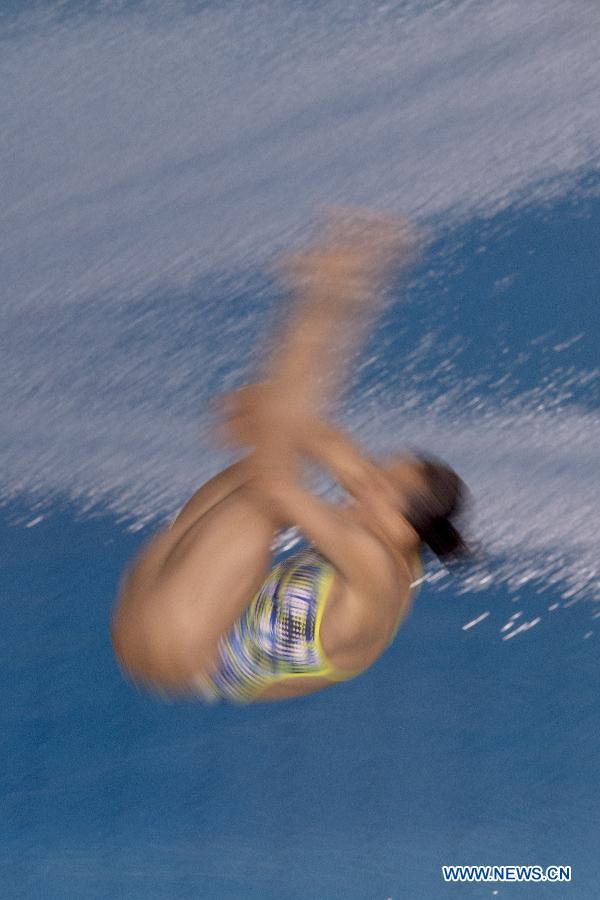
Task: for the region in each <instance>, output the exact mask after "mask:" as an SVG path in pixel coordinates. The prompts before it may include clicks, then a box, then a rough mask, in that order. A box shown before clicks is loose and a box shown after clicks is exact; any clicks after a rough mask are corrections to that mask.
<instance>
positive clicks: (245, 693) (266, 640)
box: [195, 547, 361, 703]
mask: <svg viewBox="0 0 600 900" xmlns="http://www.w3.org/2000/svg"><path fill="white" fill-rule="evenodd" d="M334 576H335V569H334V567H333V566H332V565H331V563H329V562H328V561H327V560H326V559H325V558H324V557H323V556H321V554H320V553H319V552H318V551H317V550H316V549H315V548H314V547H306V548H304V549H302V550H300V551H299V552H297V553H295V554H294V555H293V556H290V557H288V558H287V559H285V560H283V561H282V562H280V563H278V564H277V565H276V566H274V568H273V569H272V570H271V571H270V573H269V575H268V576H267V578H266V579H265V581H264V582H263V584H262V586H261V587H260V588H259V590H258V591H257V593H256V594H255V596H254V597H253V599H252V601H251V603H250V605H249V606H248V607H247V609H246V610H245V612H244V613H243V614H242V616H241V617H240V618H239V619H238V621H237V622H236V623H235V625H234V626H233V627H232V628H231V630H230V631H228V632H227V634H225V635H224V636H223V637H222V638H221V639H220V641H219V650H218V662H217V667H216V670H215V671H214V672H211V674H210V676H206V675H202V676H200V677H199V678H198V679H196V680H195V685H196V688H197V690H198V691H199V693H200V696H201V697H202V698H203V699H204V700H206V701H208V702H217V701H219V700H228V701H230V702H233V703H250V702H251V701H252V700H255V699H256V698H257V697H258V696H259V695H260V694H261V693H262V691H264V690H265V689H266V688H267V687H268V686H269V685H271V684H274V683H276V682H278V681H282V680H284V679H288V678H293V677H294V676H302V677H303V678H306V677H307V676H313V677H316V678H326V679H328V680H330V681H345V680H347V679H349V678H353V677H354V676H355V675H357V674H358V672H359V671H361V670H357V671H355V672H350V671H342V670H340V669H337V668H336V667H335V666H333V665H331V663H330V662H329V661H328V659H327V657H326V656H325V654H324V652H323V648H322V646H321V641H320V638H319V633H320V627H321V621H322V619H323V613H324V611H325V606H326V603H327V599H328V597H329V594H330V591H331V587H332V584H333V580H334Z"/></svg>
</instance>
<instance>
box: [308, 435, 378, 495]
mask: <svg viewBox="0 0 600 900" xmlns="http://www.w3.org/2000/svg"><path fill="white" fill-rule="evenodd" d="M297 441H298V449H299V451H300V453H301V454H302V455H304V456H308V457H310V458H311V459H313V460H314V461H315V462H318V463H321V464H322V465H324V466H326V467H327V469H329V471H330V472H331V474H332V475H333V477H334V478H335V479H336V481H339V483H340V484H341V486H342V487H343V488H344V489H345V490H346V491H348V493H350V494H352V495H353V496H354V497H356V498H357V499H359V500H360V499H364V498H365V496H370V497H373V495H374V494H377V495H378V496H379V498H380V499H384V498H387V499H389V500H390V502H392V501H393V499H394V491H393V487H392V484H391V482H390V480H389V478H388V476H387V474H386V472H385V471H384V470H383V469H382V468H381V467H380V466H378V465H377V463H376V462H374V461H373V460H371V459H369V457H367V456H365V455H364V453H363V452H362V449H361V448H360V447H359V446H358V444H356V443H355V442H354V441H353V440H352V439H351V438H350V437H349V436H348V435H347V434H345V433H344V432H343V431H341V430H340V429H339V428H336V427H335V426H333V425H331V424H330V423H329V422H325V421H323V420H321V419H311V420H310V421H307V422H306V423H305V426H304V427H303V428H299V429H298V435H297Z"/></svg>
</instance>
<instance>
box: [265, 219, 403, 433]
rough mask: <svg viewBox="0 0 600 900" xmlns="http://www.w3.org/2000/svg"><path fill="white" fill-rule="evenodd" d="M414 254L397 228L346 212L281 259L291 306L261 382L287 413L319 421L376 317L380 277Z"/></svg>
mask: <svg viewBox="0 0 600 900" xmlns="http://www.w3.org/2000/svg"><path fill="white" fill-rule="evenodd" d="M414 250H415V238H414V233H413V232H411V231H410V229H409V227H408V225H407V223H406V222H405V221H404V220H401V219H395V218H387V217H383V216H379V215H376V214H372V213H366V212H364V211H360V212H357V211H356V210H350V211H342V212H341V213H340V212H338V213H337V214H335V215H332V216H331V217H330V223H329V226H328V228H327V229H326V230H325V234H324V236H323V240H322V242H321V244H320V245H317V246H316V247H314V248H312V249H309V250H307V251H304V252H301V253H298V254H293V255H291V256H288V257H284V259H283V263H282V265H281V267H280V268H281V270H282V271H283V272H284V274H285V275H286V276H287V280H288V282H289V283H290V285H291V287H292V290H293V291H294V293H295V295H296V301H295V303H294V307H293V309H292V314H291V316H290V317H289V319H288V320H287V321H286V323H285V326H284V329H283V333H282V334H281V335H280V337H279V341H278V342H277V344H276V345H275V346H274V349H273V351H272V352H271V354H270V355H269V357H268V359H267V362H266V366H265V372H264V374H265V376H266V379H267V380H269V381H272V382H274V384H275V385H278V386H279V387H280V388H281V395H282V398H283V399H284V401H285V405H286V407H287V409H288V410H291V412H292V413H294V412H297V413H298V414H299V415H304V414H306V415H311V416H327V414H328V413H329V411H330V410H331V407H332V404H333V403H334V402H335V400H336V398H337V397H338V396H339V394H340V392H341V390H342V388H343V386H344V384H345V383H346V381H347V376H348V370H349V368H350V366H351V364H352V360H353V356H354V354H355V352H356V350H357V348H358V347H359V346H360V344H361V342H362V341H363V340H364V337H365V335H366V332H367V330H368V328H369V327H370V325H371V323H372V321H373V318H374V316H375V315H377V314H378V313H379V312H380V310H381V307H382V302H383V298H384V292H383V291H382V285H383V283H384V282H385V279H386V277H387V276H388V274H389V272H390V270H391V268H392V266H394V265H395V266H401V265H404V264H406V263H407V262H408V261H409V260H410V259H411V256H412V255H414Z"/></svg>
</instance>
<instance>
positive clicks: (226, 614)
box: [112, 485, 281, 689]
mask: <svg viewBox="0 0 600 900" xmlns="http://www.w3.org/2000/svg"><path fill="white" fill-rule="evenodd" d="M280 525H281V523H280V522H279V520H278V519H277V518H276V517H275V515H274V514H273V515H272V514H271V513H270V512H269V509H268V507H267V506H263V505H261V504H257V503H256V502H253V498H252V495H251V493H250V492H249V491H248V490H247V488H245V487H244V486H243V485H242V486H241V487H239V488H237V489H236V490H234V491H233V492H232V493H230V494H229V495H228V496H227V497H225V499H223V500H221V501H220V502H219V503H217V504H216V505H214V506H212V507H211V508H210V509H209V510H208V512H205V513H204V514H203V515H201V516H199V517H198V518H197V519H196V521H194V522H193V523H192V524H191V525H190V526H189V527H188V528H187V529H186V530H185V531H184V532H183V533H182V534H181V535H180V536H179V538H178V539H177V540H176V541H175V542H174V543H172V544H171V546H170V549H169V552H168V553H167V554H166V556H165V553H164V547H161V548H160V554H159V555H160V563H159V565H158V567H156V566H155V565H154V566H151V567H146V568H144V567H143V566H142V567H140V568H138V569H136V570H135V571H134V572H133V574H132V577H131V578H130V579H129V581H128V582H127V583H126V585H125V586H124V589H123V591H122V593H121V595H120V597H119V601H118V605H117V608H116V611H115V615H114V619H113V629H112V634H113V643H114V646H115V652H116V654H117V657H118V658H119V661H120V662H121V664H122V665H123V667H124V669H125V670H127V671H128V672H129V674H130V675H131V676H132V677H133V678H134V679H136V680H140V681H145V682H149V683H153V684H155V685H158V686H160V687H162V688H165V689H169V688H173V689H182V688H185V687H186V686H189V685H190V683H191V679H192V678H193V676H194V675H195V674H197V673H199V672H200V671H206V670H207V669H210V667H211V665H212V664H213V662H214V660H215V659H216V654H217V645H218V640H219V638H220V637H221V636H222V635H223V634H224V633H225V632H226V631H228V630H229V628H230V627H231V626H232V625H233V623H234V622H235V621H236V619H237V618H239V616H240V615H241V613H242V612H243V610H244V609H245V608H246V607H247V605H248V603H249V602H250V600H251V599H252V597H253V595H254V594H255V593H256V591H257V590H258V588H259V587H260V585H261V584H262V582H263V581H264V578H265V576H266V574H267V572H268V570H269V567H270V564H271V549H270V548H271V544H272V540H273V536H274V533H275V532H276V530H277V528H278V527H280ZM162 537H164V536H160V537H159V538H157V539H156V541H155V542H153V543H151V544H150V546H149V547H148V549H147V551H146V554H147V555H150V556H151V555H152V554H153V553H154V552H155V550H156V546H157V542H160V540H161V538H162Z"/></svg>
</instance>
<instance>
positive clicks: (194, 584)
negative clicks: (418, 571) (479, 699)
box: [112, 241, 418, 699]
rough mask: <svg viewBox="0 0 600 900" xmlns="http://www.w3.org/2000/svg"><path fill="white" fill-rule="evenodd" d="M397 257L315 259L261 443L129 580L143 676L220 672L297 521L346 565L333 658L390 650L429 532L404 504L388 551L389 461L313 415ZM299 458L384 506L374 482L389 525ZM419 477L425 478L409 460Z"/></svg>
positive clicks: (129, 641)
mask: <svg viewBox="0 0 600 900" xmlns="http://www.w3.org/2000/svg"><path fill="white" fill-rule="evenodd" d="M389 252H390V251H389V250H388V251H386V252H385V253H383V252H382V250H381V248H378V249H377V250H375V249H374V250H373V251H372V256H371V257H369V252H368V248H367V249H365V248H364V247H362V248H361V253H362V258H361V261H360V264H358V263H357V261H356V256H357V253H358V251H357V248H356V245H355V244H353V245H352V249H351V251H350V250H345V249H344V246H343V241H338V243H336V245H335V247H334V248H333V249H331V247H330V245H328V246H327V247H326V248H324V249H322V250H320V251H318V252H315V251H311V253H310V254H308V256H307V257H306V258H305V260H304V263H303V264H304V265H305V266H307V267H308V268H307V271H306V272H305V275H306V277H308V273H309V272H312V273H313V275H314V282H313V285H312V287H311V288H310V289H307V291H306V292H305V293H302V290H300V292H299V293H300V299H299V301H298V306H297V307H296V312H295V314H294V316H293V317H292V320H291V325H290V326H289V327H288V328H287V330H286V332H285V335H284V340H283V343H282V345H281V347H280V348H278V349H277V350H276V352H275V353H274V354H273V356H272V357H271V359H270V361H269V365H268V366H267V372H266V374H268V376H269V379H270V382H269V388H268V393H267V395H264V396H267V397H268V402H263V403H262V404H261V403H258V404H255V407H256V408H255V414H251V415H250V424H249V426H248V427H249V429H250V432H252V440H253V443H254V446H255V451H254V452H253V453H252V454H251V455H250V456H248V457H246V458H245V459H243V460H242V461H241V462H239V463H237V464H235V465H234V466H231V467H230V468H229V469H227V470H226V471H225V472H222V473H220V474H219V475H217V476H216V477H215V478H214V479H212V480H211V481H209V482H208V483H207V484H206V485H204V486H203V487H202V488H200V490H199V491H197V492H196V494H195V495H194V496H193V497H192V499H191V500H190V501H189V503H188V504H187V505H186V507H184V509H183V510H182V512H181V513H180V515H179V516H178V518H177V520H176V521H175V523H174V524H173V525H172V527H171V528H170V529H169V530H168V531H166V532H164V533H163V534H160V535H159V536H158V537H156V538H155V539H154V540H153V541H151V542H150V544H149V545H148V546H147V547H146V548H145V549H144V551H143V552H142V554H141V555H140V557H139V558H138V559H137V560H136V561H135V564H134V565H133V567H132V568H131V569H130V571H129V573H128V575H127V577H126V578H125V580H124V582H123V585H122V589H121V593H120V596H119V599H118V604H117V607H116V610H115V614H114V618H113V628H112V635H113V643H114V647H115V652H116V654H117V657H118V659H119V661H120V662H121V664H122V666H123V668H124V669H125V670H126V671H127V673H128V674H129V675H130V676H131V677H132V678H134V679H135V680H138V681H140V682H145V683H147V684H150V685H154V686H157V687H158V688H159V689H164V690H167V691H187V690H192V689H193V683H194V679H195V678H196V677H197V676H198V675H200V674H201V673H202V672H210V670H211V668H212V667H213V665H214V663H215V660H216V655H217V646H218V641H219V638H220V637H221V636H222V635H223V634H224V633H225V632H226V631H227V630H228V629H229V628H230V627H231V626H232V625H233V623H234V622H235V621H236V620H237V618H239V616H240V615H241V613H242V612H243V610H244V609H245V608H246V606H247V605H248V603H249V602H250V600H251V598H252V596H253V595H254V594H255V592H256V591H257V590H258V588H259V587H260V585H261V584H262V582H263V581H264V578H265V576H266V574H267V572H268V571H269V568H270V565H271V552H270V547H271V545H272V541H273V537H274V535H275V533H276V532H277V530H278V529H279V528H281V527H282V526H283V525H287V524H294V525H296V526H298V527H299V528H300V530H301V531H302V532H303V533H304V534H305V536H306V537H307V538H308V539H309V540H310V541H311V542H312V543H313V544H314V545H315V546H316V547H317V548H318V549H319V550H320V551H321V552H322V553H323V555H325V556H326V557H327V558H328V559H329V560H330V561H331V562H332V563H333V565H334V567H335V569H336V571H337V573H338V574H337V576H336V580H335V584H334V589H333V592H332V596H331V598H330V601H329V602H328V606H327V609H326V614H325V616H324V619H323V623H322V631H321V637H322V641H323V646H324V649H325V652H326V653H327V654H328V656H329V658H330V659H331V661H332V662H333V663H334V664H336V665H338V666H339V667H341V668H347V669H356V668H362V667H365V666H367V665H369V664H370V663H371V662H372V661H373V660H374V659H375V658H376V657H377V656H378V655H379V653H381V651H382V650H383V648H384V647H385V645H386V642H387V638H388V636H389V633H390V632H391V630H392V628H393V627H394V624H395V621H396V620H397V619H398V617H399V615H402V614H403V612H405V611H406V609H407V607H408V603H409V596H410V591H409V583H410V580H411V574H410V563H408V564H407V561H408V560H410V558H411V557H412V556H413V555H414V554H415V553H416V551H417V549H418V539H417V537H416V535H415V534H414V532H412V529H410V528H409V527H408V526H407V525H406V523H405V521H404V520H403V519H402V517H401V516H400V515H398V514H396V513H395V510H394V527H396V529H398V528H400V530H401V531H402V529H404V531H403V532H402V535H401V537H402V540H401V542H400V546H399V545H398V544H395V545H394V546H395V547H396V551H397V552H391V551H390V547H391V546H392V544H393V542H394V541H395V540H396V539H397V538H398V534H397V533H395V534H394V535H391V534H390V533H388V528H389V525H390V523H391V518H390V510H391V509H392V508H393V504H391V503H390V502H389V497H387V498H384V496H383V495H384V494H385V492H386V491H387V490H389V489H390V487H389V483H388V482H387V481H386V479H385V476H384V473H381V475H380V480H379V483H377V478H376V477H375V473H376V472H379V470H378V468H377V467H376V466H375V464H374V463H370V462H369V461H365V460H363V459H362V456H361V454H360V452H359V451H358V449H357V448H355V447H353V445H351V443H350V442H349V441H346V440H345V439H344V438H343V436H339V437H338V438H337V439H336V440H337V451H333V450H332V446H334V445H336V441H332V431H331V429H330V430H329V441H326V440H324V429H325V431H326V430H327V426H324V425H321V426H319V427H317V425H316V419H315V410H317V409H318V410H321V409H324V408H327V407H329V405H330V402H331V399H332V398H333V397H335V396H336V392H337V391H338V389H339V385H340V383H341V379H342V375H341V370H342V369H343V366H342V363H343V361H344V360H343V359H340V358H338V359H336V361H335V366H334V367H332V363H331V359H330V354H329V355H328V354H327V352H326V351H327V349H328V347H329V346H331V344H332V343H334V342H335V335H336V333H337V332H338V330H339V329H340V328H347V333H348V335H350V336H352V334H353V333H356V334H358V332H360V327H362V325H361V323H362V318H361V317H360V316H359V317H358V319H359V322H358V326H357V314H356V308H357V304H359V303H365V302H368V298H369V295H368V290H369V283H370V282H372V283H374V282H375V281H376V276H377V274H378V272H379V269H378V266H379V267H380V268H381V267H383V266H384V263H383V262H382V261H381V260H382V259H383V260H384V262H385V266H388V265H389ZM378 254H379V256H378ZM308 258H310V259H311V260H312V262H309V261H307V260H308ZM377 260H379V262H378V261H377ZM311 266H312V269H311ZM315 273H317V274H318V278H317V276H316V274H315ZM303 277H304V276H303ZM311 277H312V276H311ZM320 278H325V281H326V282H327V298H328V299H327V302H326V303H324V302H323V301H324V297H325V295H324V294H323V293H319V290H320V289H317V287H316V284H317V282H318V281H319V279H320ZM365 292H366V293H365ZM365 298H366V299H365ZM332 368H335V372H332V371H331V369H332ZM234 418H235V416H234ZM234 431H235V426H234ZM300 434H302V438H300V437H299V436H300ZM326 445H327V447H328V449H327V448H326ZM340 447H343V448H344V450H343V452H342V453H341V456H340ZM301 453H304V454H310V455H312V456H313V457H314V458H320V459H321V460H322V461H323V462H324V463H325V464H327V465H329V466H330V468H331V469H332V471H333V472H334V474H335V475H336V477H338V478H340V479H341V480H342V481H344V479H346V485H347V486H348V487H349V489H350V490H351V491H353V492H354V493H355V494H356V496H357V497H358V498H359V499H360V495H361V493H362V496H363V500H364V499H365V497H366V496H367V495H369V497H371V502H373V501H372V497H373V496H375V493H376V492H375V493H373V494H371V492H370V490H369V485H370V484H372V485H376V486H377V490H378V491H379V496H380V500H381V504H380V507H379V508H380V509H381V510H385V511H386V514H387V515H388V519H387V521H384V520H383V519H381V520H379V521H378V520H377V516H376V515H375V514H374V508H371V509H369V501H367V503H366V504H364V503H363V504H361V503H360V502H359V503H358V504H357V505H356V506H353V507H334V506H331V505H328V504H326V503H323V502H322V501H320V500H319V499H318V498H317V497H315V496H314V495H312V494H310V493H309V492H307V491H305V490H304V489H303V488H302V487H301V485H300V484H299V483H298V479H297V474H298V456H299V454H301ZM348 466H350V468H351V469H352V467H354V472H355V473H356V472H357V471H359V470H360V472H361V478H362V479H363V482H361V479H360V478H359V479H358V481H357V478H356V474H355V475H354V481H353V480H352V477H350V479H348ZM369 476H370V477H371V480H372V481H371V482H370V480H369ZM407 476H408V477H409V478H417V479H418V473H416V471H412V469H411V465H410V463H407ZM378 477H379V476H378ZM359 482H361V483H360V487H358V486H357V485H358V483H359ZM398 548H399V549H398ZM307 681H308V679H307ZM328 683H329V682H327V681H325V683H324V684H318V683H317V682H316V680H315V679H310V685H308V684H306V685H303V684H302V679H300V678H297V679H295V680H294V686H293V687H292V686H291V685H287V686H286V685H285V684H281V685H276V686H275V688H273V690H272V691H269V692H265V695H264V699H268V698H269V696H272V697H273V698H274V697H275V695H277V696H289V695H291V694H292V693H305V692H307V691H308V690H314V689H318V687H323V686H325V684H328ZM273 691H275V694H273ZM282 692H283V693H282Z"/></svg>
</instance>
